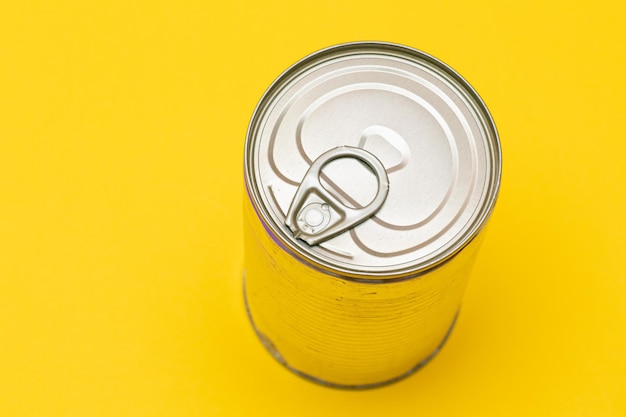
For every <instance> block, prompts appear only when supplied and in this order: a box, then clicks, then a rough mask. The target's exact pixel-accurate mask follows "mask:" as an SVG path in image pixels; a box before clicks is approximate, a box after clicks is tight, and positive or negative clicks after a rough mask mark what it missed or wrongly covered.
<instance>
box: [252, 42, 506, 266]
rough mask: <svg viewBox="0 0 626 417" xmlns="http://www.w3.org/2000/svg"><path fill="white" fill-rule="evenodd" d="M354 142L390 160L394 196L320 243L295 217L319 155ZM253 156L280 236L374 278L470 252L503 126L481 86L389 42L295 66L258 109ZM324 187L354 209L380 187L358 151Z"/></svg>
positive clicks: (327, 53)
mask: <svg viewBox="0 0 626 417" xmlns="http://www.w3.org/2000/svg"><path fill="white" fill-rule="evenodd" d="M345 146H347V147H352V148H361V149H363V150H365V151H367V152H369V153H371V154H373V155H374V156H375V157H376V158H377V159H378V160H379V161H380V162H381V163H382V165H383V166H384V169H385V171H386V172H387V177H388V181H389V191H388V195H387V197H386V200H385V201H384V203H383V205H382V207H381V208H380V209H379V210H378V211H377V212H376V213H375V215H373V216H372V217H370V218H368V219H366V220H365V221H363V222H362V223H360V224H358V225H357V226H354V227H352V228H350V229H348V230H346V231H345V232H343V233H340V234H338V235H336V236H334V237H332V238H330V239H328V240H325V241H324V242H322V243H319V244H317V245H309V244H307V243H306V242H305V241H303V240H301V239H298V238H297V237H294V233H293V231H292V230H291V229H290V228H289V227H288V226H287V225H286V224H285V222H286V215H287V213H288V211H289V208H290V205H291V203H292V201H293V199H294V196H295V195H296V191H297V190H298V187H299V185H300V184H301V182H302V180H303V178H304V177H305V175H306V173H307V171H308V169H309V167H310V166H311V165H312V164H313V162H314V161H315V160H316V159H317V158H318V157H320V156H321V155H323V154H324V153H325V152H328V151H329V150H331V149H333V148H337V147H345ZM245 158H246V165H245V168H246V182H247V183H246V185H247V187H248V191H249V194H250V196H251V198H252V201H253V204H254V205H255V207H256V209H257V212H258V213H259V215H260V216H261V217H262V221H263V222H264V223H265V224H266V225H267V227H268V228H269V229H271V231H272V232H273V234H274V235H275V236H276V237H277V238H279V239H280V241H281V242H283V243H284V244H285V245H287V246H288V247H289V248H291V250H293V251H295V252H296V253H297V254H299V256H302V257H304V258H306V259H308V260H309V261H310V262H312V263H313V264H316V265H319V266H321V267H323V268H324V269H327V270H330V271H336V272H338V273H344V274H350V275H359V276H361V275H362V276H365V277H372V278H385V277H388V276H398V275H402V274H412V273H418V272H421V271H423V270H425V269H428V268H430V267H432V266H433V265H436V264H439V263H441V262H442V261H444V260H446V259H447V258H449V257H451V256H453V255H454V254H455V253H456V252H458V251H459V250H460V249H461V248H463V247H464V246H465V245H466V244H467V243H468V242H469V241H471V240H472V238H473V237H475V236H476V234H477V233H478V232H479V231H480V229H481V227H482V226H483V225H484V223H485V222H486V220H487V218H488V216H489V214H490V212H491V210H492V208H493V205H494V203H495V199H496V195H497V192H498V188H499V181H500V171H501V157H500V145H499V141H498V136H497V132H496V128H495V126H494V124H493V121H492V119H491V117H490V115H489V113H488V111H487V109H486V107H485V106H484V104H483V102H482V101H481V99H480V98H479V96H478V95H477V94H476V92H475V91H474V90H473V89H472V87H471V86H470V85H469V84H468V83H467V82H466V81H465V80H464V79H463V78H461V76H459V75H458V74H457V73H456V72H454V71H453V70H452V69H451V68H449V67H448V66H446V65H445V64H443V63H442V62H440V61H438V60H437V59H435V58H433V57H431V56H430V55H427V54H425V53H423V52H420V51H417V50H414V49H411V48H407V47H404V46H400V45H394V44H388V43H351V44H344V45H338V46H335V47H331V48H328V49H325V50H322V51H319V52H317V53H315V54H312V55H310V56H308V57H306V58H304V59H303V60H301V61H300V62H298V63H296V64H295V65H294V66H292V67H291V68H289V69H288V70H287V71H286V72H285V73H283V74H282V75H281V76H280V77H279V78H278V79H277V80H276V81H275V82H274V83H273V84H272V86H271V87H270V88H269V89H268V91H267V92H266V93H265V95H264V96H263V98H262V99H261V101H260V103H259V105H258V106H257V109H256V110H255V113H254V115H253V117H252V121H251V123H250V127H249V131H248V137H247V141H246V151H245ZM320 183H321V185H322V186H323V188H324V189H325V190H326V191H328V193H330V194H331V195H332V196H334V197H335V198H336V199H337V200H338V201H340V202H341V204H343V205H344V206H346V207H349V208H353V209H354V208H357V209H358V208H362V207H365V206H367V205H368V204H369V202H370V201H371V200H372V199H373V198H374V196H375V195H376V189H377V177H376V175H374V173H373V172H372V171H371V170H370V169H368V168H367V167H366V165H364V164H362V163H361V162H359V161H358V160H357V159H350V158H343V159H338V160H335V161H333V162H331V163H329V164H328V165H327V166H325V167H324V168H323V170H322V172H321V174H320ZM316 204H317V203H316ZM306 215H307V217H306V220H307V221H311V224H315V225H317V224H322V221H323V220H324V218H322V217H321V216H320V213H317V212H315V211H311V212H310V213H308V212H307V213H306Z"/></svg>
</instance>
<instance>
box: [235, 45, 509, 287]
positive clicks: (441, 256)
mask: <svg viewBox="0 0 626 417" xmlns="http://www.w3.org/2000/svg"><path fill="white" fill-rule="evenodd" d="M366 52H371V53H377V54H380V55H388V56H393V57H398V56H401V57H403V58H406V59H409V60H412V61H419V62H420V63H427V64H428V65H429V66H430V67H431V68H432V69H436V70H438V71H439V72H441V73H442V74H443V75H445V76H446V77H447V80H448V81H450V82H452V83H453V84H455V85H456V86H457V87H458V92H459V93H461V94H463V95H465V96H467V98H468V99H469V100H468V104H470V105H471V106H472V107H473V110H474V112H475V114H476V115H477V116H478V119H477V123H479V124H480V125H481V127H482V128H483V129H484V130H485V132H487V139H488V140H487V141H486V146H487V149H488V157H489V158H490V162H491V168H492V175H491V176H490V178H489V181H488V186H487V187H486V189H485V195H486V198H484V200H483V202H484V203H483V204H482V205H481V206H479V211H480V215H478V216H477V217H476V218H475V219H474V220H473V222H472V224H471V226H470V227H469V228H468V229H467V230H466V232H464V233H463V234H462V235H460V237H459V238H458V239H457V240H456V241H455V242H454V243H453V244H452V245H451V246H450V247H449V248H448V249H447V250H445V251H442V252H440V253H438V254H437V255H436V256H433V257H429V258H427V259H426V260H425V261H423V262H420V263H416V264H410V265H408V266H406V265H399V266H391V267H388V268H385V269H382V268H381V269H377V270H369V271H367V270H364V269H363V268H349V267H344V266H342V265H337V264H333V263H332V262H328V261H326V260H325V259H323V258H320V257H315V256H314V255H313V254H311V253H309V252H305V251H304V250H303V249H302V248H300V247H298V246H297V245H296V244H294V242H293V241H292V240H291V239H289V238H288V236H283V234H284V233H285V232H284V231H283V230H282V228H281V227H279V226H278V225H276V224H274V221H273V219H272V217H271V216H270V215H269V212H268V211H267V208H266V207H265V205H264V204H263V202H262V199H261V197H260V194H259V190H257V189H256V187H254V186H253V183H254V179H255V175H254V170H253V163H252V161H251V159H252V158H251V157H250V156H251V155H252V149H251V148H252V145H253V138H254V135H255V132H256V131H257V130H258V126H259V121H260V120H261V119H262V117H261V116H262V115H263V114H264V112H265V111H266V110H267V108H268V104H271V103H272V98H273V97H274V96H275V94H276V93H278V92H280V91H281V88H282V87H283V86H284V85H285V84H286V83H288V82H290V81H291V80H292V79H293V77H294V76H297V75H298V74H301V73H303V72H305V71H306V70H308V69H310V68H313V67H314V66H316V65H318V64H319V63H320V62H324V61H325V60H327V59H331V58H332V57H338V56H341V57H346V56H350V55H360V54H363V53H366ZM501 177H502V149H501V145H500V139H499V135H498V130H497V128H496V125H495V122H494V120H493V118H492V116H491V114H490V112H489V110H488V108H487V106H486V104H485V102H484V100H483V99H482V98H481V97H480V95H479V94H478V92H476V90H475V89H474V88H473V87H472V86H471V85H470V83H469V82H468V81H467V80H465V78H463V77H462V76H461V75H460V74H459V73H458V72H457V71H455V70H454V69H452V68H451V67H450V66H449V65H447V64H446V63H444V62H443V61H441V60H439V59H437V58H435V57H433V56H432V55H430V54H428V53H426V52H424V51H421V50H419V49H415V48H412V47H409V46H406V45H401V44H397V43H391V42H382V41H357V42H348V43H342V44H338V45H333V46H329V47H326V48H323V49H320V50H318V51H315V52H313V53H311V54H308V55H307V56H305V57H303V58H302V59H300V60H299V61H297V62H295V63H294V64H293V65H291V66H289V67H288V68H287V69H286V70H284V71H283V72H282V73H281V74H280V75H279V76H278V77H277V78H276V79H275V80H274V81H273V82H272V83H271V84H270V86H269V87H268V88H267V89H266V90H265V92H264V93H263V95H262V96H261V98H260V100H259V101H258V103H257V105H256V107H255V109H254V111H253V113H252V117H251V118H250V123H249V125H248V129H247V132H246V142H245V146H244V181H245V187H246V192H247V195H248V198H249V199H250V202H251V204H252V206H253V208H254V211H255V213H256V215H257V216H258V218H259V220H260V221H261V223H262V224H263V226H264V228H265V230H266V231H267V232H268V233H270V234H271V237H272V238H273V239H274V240H275V241H277V242H279V244H280V246H281V247H282V248H283V249H284V250H286V251H287V252H288V253H290V254H291V256H293V257H294V258H296V259H297V260H298V261H300V262H303V263H305V264H307V265H308V266H310V267H313V268H314V269H317V270H320V271H322V272H325V273H327V274H330V275H333V276H337V277H340V278H345V279H349V280H354V281H362V282H391V281H398V280H405V279H409V278H415V277H418V276H421V275H423V274H424V273H425V272H428V271H430V270H432V269H434V268H436V267H439V266H441V265H442V264H444V263H446V262H447V261H448V260H450V259H452V258H453V257H454V256H455V255H456V254H458V253H459V252H460V251H461V250H463V248H465V247H466V246H467V245H468V244H469V243H471V242H472V241H473V240H474V239H475V238H476V237H477V236H478V234H479V233H480V232H481V231H482V230H483V229H484V227H485V225H486V223H487V221H488V219H489V218H490V216H491V214H492V212H493V210H494V207H495V204H496V201H497V197H498V194H499V191H500V183H501Z"/></svg>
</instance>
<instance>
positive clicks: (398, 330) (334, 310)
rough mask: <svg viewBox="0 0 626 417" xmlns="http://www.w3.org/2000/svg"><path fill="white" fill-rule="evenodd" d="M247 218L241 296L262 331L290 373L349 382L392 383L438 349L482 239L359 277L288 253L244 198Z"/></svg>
mask: <svg viewBox="0 0 626 417" xmlns="http://www.w3.org/2000/svg"><path fill="white" fill-rule="evenodd" d="M244 216H245V223H244V230H245V264H244V294H245V299H246V307H247V309H248V314H249V317H250V320H251V322H252V325H253V326H254V328H255V331H256V332H257V335H258V336H259V338H260V339H261V341H262V343H263V344H264V346H265V347H266V348H267V349H268V350H269V351H270V353H271V354H272V355H273V356H274V357H275V358H276V359H277V360H278V361H279V362H280V363H282V364H283V365H285V366H286V367H288V368H289V369H291V370H292V371H294V372H296V373H297V374H300V375H301V376H304V377H307V378H309V379H312V380H314V381H316V382H321V383H323V384H327V385H331V386H340V387H345V388H368V387H375V386H378V385H384V384H386V383H390V382H393V381H395V380H397V379H400V378H402V377H404V376H407V375H409V374H411V373H412V372H413V371H415V370H417V369H419V367H420V366H422V365H423V364H425V363H426V362H427V361H428V360H429V359H430V358H432V357H433V356H434V355H435V354H436V353H437V352H438V351H439V348H440V347H441V346H442V345H443V343H444V342H445V340H446V339H447V337H448V335H449V333H450V331H451V330H452V327H453V326H454V322H455V320H456V317H457V314H458V312H459V308H460V306H461V300H462V297H463V292H464V289H465V285H466V283H467V280H468V278H469V274H470V272H471V267H472V264H473V262H474V259H475V257H476V254H477V249H478V247H479V245H480V241H481V239H482V236H481V235H479V236H477V238H476V239H475V240H474V241H473V242H472V243H470V244H469V245H468V246H467V247H466V248H465V249H464V250H463V251H461V252H460V253H459V254H458V255H457V256H455V257H454V258H453V259H451V260H450V261H448V262H446V263H445V264H444V265H441V266H438V267H435V268H433V270H431V271H428V272H425V273H423V274H422V275H420V276H417V277H413V278H407V279H402V278H400V279H398V280H392V281H379V282H370V281H367V280H364V281H359V280H356V281H355V280H352V279H350V277H337V276H333V275H330V274H328V273H327V272H325V271H322V270H318V269H315V268H314V267H312V266H311V265H308V264H307V263H306V260H302V259H298V258H297V257H295V256H294V255H293V254H291V253H289V252H288V251H286V250H285V248H284V247H281V246H280V244H279V243H278V242H277V241H276V240H275V239H274V238H273V237H272V236H271V235H270V234H269V233H268V232H267V230H266V229H265V227H264V226H263V224H262V223H261V220H260V219H259V217H258V216H257V214H256V212H255V211H254V209H253V207H252V204H251V203H250V201H249V200H247V199H246V200H245V202H244Z"/></svg>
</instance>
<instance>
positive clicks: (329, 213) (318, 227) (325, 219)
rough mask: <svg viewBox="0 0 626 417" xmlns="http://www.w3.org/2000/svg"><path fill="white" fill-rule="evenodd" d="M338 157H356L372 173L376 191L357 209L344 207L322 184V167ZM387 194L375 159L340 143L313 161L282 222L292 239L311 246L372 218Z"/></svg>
mask: <svg viewBox="0 0 626 417" xmlns="http://www.w3.org/2000/svg"><path fill="white" fill-rule="evenodd" d="M340 158H354V159H357V160H359V161H361V162H363V163H365V164H366V165H367V166H368V167H369V168H370V169H371V170H372V172H373V173H374V175H376V179H377V180H378V191H377V192H376V196H375V197H374V199H373V200H372V201H371V202H370V203H369V204H368V205H367V206H365V207H362V208H358V209H354V208H351V207H347V206H345V205H344V204H343V203H341V202H340V201H339V200H337V199H336V198H335V197H334V196H333V195H332V194H330V193H329V192H328V191H326V189H325V188H324V187H323V186H322V184H321V182H320V174H321V172H322V168H323V167H324V166H325V165H326V164H328V163H329V162H331V161H334V160H336V159H340ZM388 193H389V178H388V177H387V171H386V170H385V167H384V166H383V164H382V163H381V162H380V161H379V160H378V158H376V157H375V156H374V155H373V154H371V153H369V152H367V151H366V150H364V149H361V148H355V147H352V146H340V147H337V148H334V149H331V150H329V151H327V152H325V153H323V154H322V155H320V157H319V158H317V159H316V160H315V161H313V163H312V164H311V166H310V167H309V170H308V171H307V173H306V174H305V175H304V178H303V179H302V182H301V183H300V186H299V187H298V190H297V191H296V194H295V196H294V198H293V200H292V202H291V205H290V206H289V210H288V211H287V217H286V219H285V224H286V225H287V226H288V227H289V229H291V231H292V232H293V236H294V237H295V238H296V239H302V240H304V241H305V242H306V243H308V244H309V245H311V246H314V245H317V244H319V243H322V242H323V241H325V240H328V239H330V238H332V237H335V236H337V235H338V234H340V233H343V232H345V231H346V230H348V229H350V228H352V227H354V226H356V225H358V224H359V223H362V222H364V221H365V220H367V219H369V218H370V217H372V216H373V215H374V214H376V212H377V211H378V210H379V209H380V208H381V207H382V205H383V203H384V202H385V199H386V198H387V194H388Z"/></svg>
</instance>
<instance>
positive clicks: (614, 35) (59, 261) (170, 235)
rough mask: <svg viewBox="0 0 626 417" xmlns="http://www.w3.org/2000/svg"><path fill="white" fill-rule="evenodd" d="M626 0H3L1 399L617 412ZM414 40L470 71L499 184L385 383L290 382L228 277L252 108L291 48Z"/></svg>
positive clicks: (623, 374)
mask: <svg viewBox="0 0 626 417" xmlns="http://www.w3.org/2000/svg"><path fill="white" fill-rule="evenodd" d="M625 20H626V6H624V2H618V1H615V2H610V1H589V2H580V1H576V2H570V1H567V2H566V1H562V2H552V3H546V2H543V1H533V2H505V1H476V2H471V1H462V2H461V1H459V2H445V1H442V2H437V1H429V2H416V1H410V2H409V1H407V2H396V1H380V0H377V1H356V0H351V1H345V2H338V1H318V2H313V1H310V2H301V3H294V2H287V1H283V2H276V1H272V2H256V3H252V2H248V3H246V2H233V3H228V2H226V1H220V2H218V1H197V2H190V1H183V2H176V1H170V2H160V1H147V2H142V3H139V2H129V1H107V2H104V1H103V2H98V3H94V2H91V1H76V2H67V1H51V2H41V3H31V2H24V1H10V0H4V1H2V2H1V3H0V416H1V417H13V416H37V417H47V416H133V417H135V416H177V417H178V416H291V415H294V416H295V415H297V416H316V417H319V416H328V417H330V416H452V415H457V416H459V415H476V416H530V415H532V416H624V415H626V267H625V261H626V250H625V249H626V222H625V220H624V218H625V217H626V197H625V195H626V192H625V189H624V188H625V187H624V183H625V181H626V161H625V159H626V157H625V153H626V138H625V129H624V124H625V119H626V118H625V110H626V87H625V74H626V68H625V64H626V47H625V46H624V45H625V44H626V30H625V29H624V21H625ZM368 39H375V40H385V41H391V42H398V43H403V44H407V45H410V46H413V47H416V48H419V49H422V50H424V51H426V52H429V53H431V54H433V55H435V56H436V57H438V58H440V59H442V60H443V61H445V62H446V63H448V64H449V65H451V66H452V67H453V68H455V69H456V70H458V71H459V72H460V73H461V74H462V75H463V76H464V77H465V78H466V79H468V80H469V82H470V83H471V84H472V85H473V86H474V87H475V88H476V89H477V90H478V92H479V93H480V94H481V96H482V97H483V99H484V100H485V101H486V103H487V105H488V107H489V109H490V110H491V112H492V114H493V116H494V119H495V121H496V124H497V126H498V128H499V131H500V135H501V140H502V146H503V156H504V176H503V186H502V190H501V194H500V199H499V202H498V205H497V207H496V211H495V213H494V216H493V218H492V221H491V225H490V229H489V231H488V235H487V238H486V240H485V243H484V246H483V250H482V252H481V254H480V256H479V260H478V263H477V265H476V268H475V274H474V276H473V277H472V279H471V281H470V285H469V288H468V291H467V294H466V297H465V302H464V305H463V309H462V312H461V316H460V319H459V322H458V324H457V327H456V329H455V331H454V333H453V334H452V337H451V338H450V340H449V341H448V343H447V345H446V346H445V348H444V349H443V351H442V352H441V353H440V355H439V356H437V357H436V359H435V360H433V361H432V362H431V363H430V364H429V365H427V366H426V367H425V368H424V369H422V370H421V371H420V372H418V373H417V374H416V375H414V376H412V377H410V378H409V379H406V380H404V381H402V382H400V383H397V384H394V385H391V386H388V387H385V388H381V389H376V390H370V391H364V392H350V391H341V390H335V389H328V388H324V387H321V386H317V385H315V384H312V383H309V382H307V381H304V380H302V379H300V378H298V377H296V376H294V375H292V374H291V373H290V372H288V371H287V370H285V369H283V368H282V367H281V366H279V365H278V364H277V363H276V362H275V361H274V359H272V358H271V357H270V355H268V354H267V353H266V352H265V350H264V349H263V347H262V346H261V344H260V343H259V342H258V341H257V339H256V337H255V335H254V333H253V331H252V329H251V327H250V326H249V324H248V321H247V318H246V316H245V313H244V307H243V302H242V297H241V282H240V269H241V264H242V257H243V254H242V219H241V216H242V214H241V198H242V197H241V196H242V186H243V180H242V167H243V163H242V157H243V143H244V137H245V132H246V128H247V123H248V121H249V118H250V116H251V114H252V110H253V108H254V106H255V104H256V102H257V101H258V99H259V98H260V96H261V94H262V93H263V91H264V90H265V88H266V87H267V86H268V85H269V84H270V83H271V82H272V81H273V79H274V78H275V77H276V76H277V75H278V74H279V73H280V72H281V71H282V70H283V69H285V68H286V67H287V66H289V65H290V64H292V63H293V62H295V61H296V60H297V59H299V58H301V57H303V56H304V55H306V54H308V53H311V52H313V51H315V50H317V49H320V48H322V47H325V46H328V45H332V44H336V43H340V42H345V41H353V40H368Z"/></svg>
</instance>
